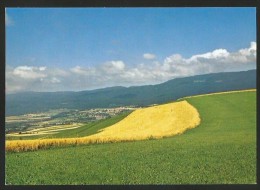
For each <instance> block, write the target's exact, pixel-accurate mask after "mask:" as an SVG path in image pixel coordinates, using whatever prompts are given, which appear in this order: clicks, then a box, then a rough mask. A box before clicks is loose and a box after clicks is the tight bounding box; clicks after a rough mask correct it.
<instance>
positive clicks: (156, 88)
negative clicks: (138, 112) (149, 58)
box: [5, 70, 256, 116]
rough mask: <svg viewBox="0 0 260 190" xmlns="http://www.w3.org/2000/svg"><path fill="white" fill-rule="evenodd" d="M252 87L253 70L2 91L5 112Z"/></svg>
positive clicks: (145, 101)
mask: <svg viewBox="0 0 260 190" xmlns="http://www.w3.org/2000/svg"><path fill="white" fill-rule="evenodd" d="M249 88H256V70H249V71H240V72H225V73H212V74H205V75H197V76H192V77H185V78H176V79H172V80H169V81H167V82H164V83H161V84H157V85H145V86H132V87H120V86H117V87H109V88H103V89H97V90H89V91H80V92H23V93H16V94H7V95H6V110H5V112H6V116H10V115H20V114H26V113H34V112H42V111H48V110H50V109H60V108H69V109H79V110H80V109H88V108H101V107H118V106H126V105H136V106H147V105H150V104H161V103H165V102H169V101H173V100H176V99H178V98H181V97H184V96H191V95H197V94H204V93H212V92H221V91H229V90H241V89H249Z"/></svg>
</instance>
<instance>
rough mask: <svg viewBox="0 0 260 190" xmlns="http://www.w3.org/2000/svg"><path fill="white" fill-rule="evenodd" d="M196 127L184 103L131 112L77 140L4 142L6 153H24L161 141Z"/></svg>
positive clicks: (193, 112) (195, 116)
mask: <svg viewBox="0 0 260 190" xmlns="http://www.w3.org/2000/svg"><path fill="white" fill-rule="evenodd" d="M199 123H200V117H199V113H198V111H197V110H196V108H194V107H193V106H192V105H190V104H189V103H188V102H187V101H185V100H184V101H180V102H174V103H168V104H163V105H158V106H153V107H148V108H140V109H137V110H135V111H134V112H132V113H131V114H130V115H128V116H127V117H126V118H124V119H123V120H121V121H120V122H118V123H116V124H114V125H112V126H110V127H107V128H105V129H103V130H101V131H100V132H99V133H97V134H94V135H91V136H87V137H81V138H57V139H42V140H12V141H6V151H16V152H19V151H27V150H37V149H40V148H47V147H51V146H63V145H67V144H71V145H76V144H91V143H107V142H122V141H134V140H145V139H149V138H163V137H168V136H173V135H177V134H181V133H183V132H184V131H186V130H187V129H191V128H194V127H196V126H198V125H199Z"/></svg>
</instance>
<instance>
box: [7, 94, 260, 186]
mask: <svg viewBox="0 0 260 190" xmlns="http://www.w3.org/2000/svg"><path fill="white" fill-rule="evenodd" d="M187 101H188V102H189V103H191V104H192V105H193V106H194V107H196V108H197V109H198V111H199V113H200V116H201V124H200V125H199V126H198V127H197V128H194V129H191V130H189V131H187V132H186V133H184V134H182V135H178V136H174V137H169V138H164V139H160V140H144V141H136V142H121V143H110V144H109V143H108V144H92V145H80V146H75V147H73V146H70V147H63V148H51V149H49V150H38V151H34V152H22V153H6V155H5V158H6V160H5V168H6V171H5V177H6V179H5V182H6V184H10V185H18V184H19V185H24V184H27V185H34V184H46V185H47V184H48V185H50V184H53V185H58V184H65V185H66V184H71V185H74V184H76V185H80V184H255V183H256V92H239V93H231V94H220V95H211V96H204V97H194V98H189V99H187ZM119 120H120V119H119ZM106 122H107V121H106ZM112 123H113V122H112ZM104 126H107V125H105V124H104V125H103V124H102V122H100V127H99V128H98V127H97V128H95V129H94V128H93V131H91V132H90V131H88V132H87V131H85V130H83V127H82V128H81V129H82V133H81V132H80V131H79V130H80V128H78V129H72V130H68V131H63V133H64V137H65V136H66V137H69V136H75V135H76V134H79V135H82V136H84V135H90V134H93V133H95V132H97V130H98V129H101V128H102V127H104ZM90 128H91V127H90ZM90 128H89V129H90ZM73 130H74V133H71V134H69V132H72V131H73ZM65 132H68V134H66V135H65Z"/></svg>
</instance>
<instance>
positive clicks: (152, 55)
mask: <svg viewBox="0 0 260 190" xmlns="http://www.w3.org/2000/svg"><path fill="white" fill-rule="evenodd" d="M143 58H145V59H155V58H156V56H155V55H154V54H151V53H145V54H143Z"/></svg>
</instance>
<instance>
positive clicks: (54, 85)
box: [6, 42, 256, 92]
mask: <svg viewBox="0 0 260 190" xmlns="http://www.w3.org/2000/svg"><path fill="white" fill-rule="evenodd" d="M255 68H256V42H251V44H250V46H249V47H248V48H244V49H240V50H238V51H236V52H229V51H228V50H226V49H223V48H220V49H216V50H213V51H211V52H207V53H202V54H198V55H193V56H191V57H189V58H184V57H182V56H181V55H180V54H173V55H170V56H168V57H166V58H165V59H164V60H163V61H162V62H159V61H152V62H149V64H148V63H146V64H144V63H142V64H137V65H136V66H129V65H127V64H126V63H125V62H123V61H122V60H112V61H108V62H105V63H103V64H101V65H99V66H96V67H83V66H75V67H72V68H70V69H61V68H47V67H45V66H41V67H32V66H18V67H16V68H13V67H10V66H8V65H7V67H6V86H7V91H8V92H15V91H21V90H34V91H58V90H85V89H96V88H103V87H108V86H119V85H121V86H133V85H146V84H156V83H161V82H164V81H167V80H170V79H173V78H176V77H185V76H192V75H198V74H206V73H213V72H226V71H240V70H249V69H255Z"/></svg>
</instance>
